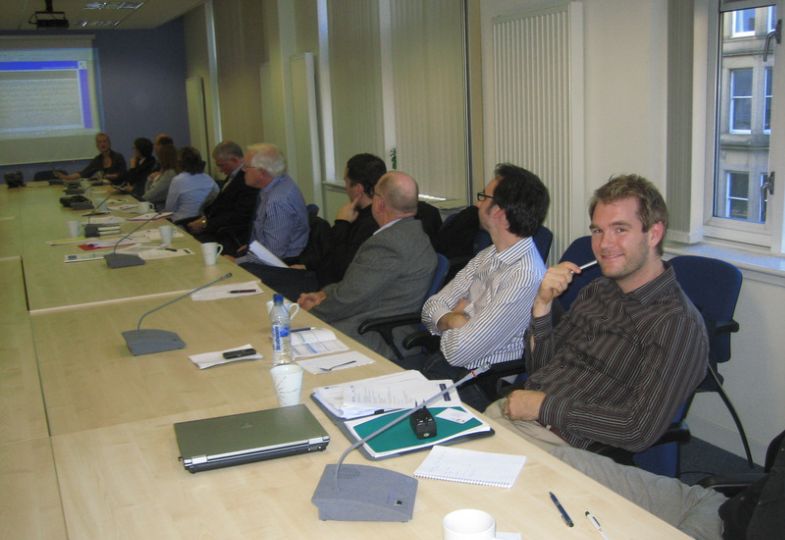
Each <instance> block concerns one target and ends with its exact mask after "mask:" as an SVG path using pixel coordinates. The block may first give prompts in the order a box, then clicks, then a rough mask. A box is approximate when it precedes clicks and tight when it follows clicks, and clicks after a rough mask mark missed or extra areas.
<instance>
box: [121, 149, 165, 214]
mask: <svg viewBox="0 0 785 540" xmlns="http://www.w3.org/2000/svg"><path fill="white" fill-rule="evenodd" d="M156 165H157V164H156V162H155V157H153V142H152V141H151V140H150V139H145V138H144V137H139V138H138V139H134V147H133V155H132V156H131V168H130V169H128V170H127V171H126V172H125V173H123V174H122V175H120V177H119V178H118V179H117V183H118V184H120V187H119V189H120V190H122V191H125V192H126V193H130V194H131V195H133V196H134V197H136V198H137V199H141V198H142V195H144V191H145V184H146V183H147V177H148V176H150V174H151V173H152V172H153V171H154V170H155V167H156Z"/></svg>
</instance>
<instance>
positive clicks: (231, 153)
mask: <svg viewBox="0 0 785 540" xmlns="http://www.w3.org/2000/svg"><path fill="white" fill-rule="evenodd" d="M213 159H214V160H215V163H216V165H217V166H218V169H219V170H220V171H221V172H222V173H223V174H225V175H226V180H225V181H224V183H223V185H222V186H221V191H220V192H219V193H218V195H217V196H216V198H215V199H214V200H213V201H212V202H211V203H210V204H209V205H207V206H205V208H204V212H203V214H202V215H201V216H199V217H198V218H196V219H194V220H193V221H191V222H189V223H188V230H189V231H190V232H191V234H193V235H194V237H195V238H196V239H197V240H199V241H200V242H221V243H222V244H223V247H224V253H226V254H228V255H234V254H235V253H236V251H237V248H238V247H239V245H228V242H227V240H228V238H231V236H232V234H236V233H237V232H239V231H242V234H245V232H246V231H248V229H249V228H250V226H251V222H252V221H253V214H254V209H255V207H256V198H257V196H258V194H259V190H258V189H257V188H255V187H251V186H248V185H246V183H245V173H244V172H243V149H242V148H241V147H240V145H239V144H237V143H234V142H232V141H224V142H221V143H218V144H217V145H216V147H215V149H214V150H213ZM222 230H223V231H230V232H227V233H226V234H225V235H224V236H226V238H222V237H220V236H221V231H222Z"/></svg>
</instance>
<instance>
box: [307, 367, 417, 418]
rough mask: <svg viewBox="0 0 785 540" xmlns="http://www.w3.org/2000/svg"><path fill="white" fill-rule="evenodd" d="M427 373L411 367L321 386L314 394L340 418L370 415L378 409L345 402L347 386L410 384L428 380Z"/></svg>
mask: <svg viewBox="0 0 785 540" xmlns="http://www.w3.org/2000/svg"><path fill="white" fill-rule="evenodd" d="M426 380H427V379H426V378H425V375H423V374H422V373H420V372H419V371H416V370H413V369H410V370H407V371H398V372H395V373H390V374H389V375H380V376H379V377H371V378H369V379H361V380H359V381H352V382H348V383H344V384H336V385H333V386H320V387H318V388H315V389H314V392H313V396H314V398H315V399H317V400H318V401H319V402H320V403H322V404H323V405H324V406H325V407H326V408H327V410H329V411H330V412H331V413H332V414H334V415H335V416H337V417H339V418H344V419H348V418H359V417H361V416H368V415H369V414H374V413H375V412H376V409H373V408H371V409H363V408H359V407H353V406H351V404H345V403H344V401H343V390H344V388H346V387H347V386H351V385H354V384H362V383H378V384H388V385H395V384H409V383H411V382H415V381H426Z"/></svg>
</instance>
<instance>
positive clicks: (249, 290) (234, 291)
mask: <svg viewBox="0 0 785 540" xmlns="http://www.w3.org/2000/svg"><path fill="white" fill-rule="evenodd" d="M254 292H256V289H235V290H233V291H229V294H248V293H254Z"/></svg>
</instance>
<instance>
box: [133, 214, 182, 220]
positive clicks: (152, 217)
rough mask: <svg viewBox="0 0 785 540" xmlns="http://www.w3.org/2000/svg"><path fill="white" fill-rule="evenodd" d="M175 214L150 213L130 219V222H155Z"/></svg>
mask: <svg viewBox="0 0 785 540" xmlns="http://www.w3.org/2000/svg"><path fill="white" fill-rule="evenodd" d="M172 214H174V212H148V213H146V214H141V215H139V216H134V217H132V218H128V221H155V220H158V219H163V218H167V217H169V216H171V215H172Z"/></svg>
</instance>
